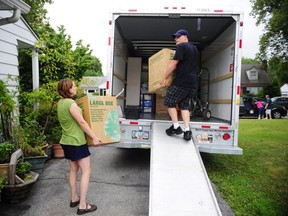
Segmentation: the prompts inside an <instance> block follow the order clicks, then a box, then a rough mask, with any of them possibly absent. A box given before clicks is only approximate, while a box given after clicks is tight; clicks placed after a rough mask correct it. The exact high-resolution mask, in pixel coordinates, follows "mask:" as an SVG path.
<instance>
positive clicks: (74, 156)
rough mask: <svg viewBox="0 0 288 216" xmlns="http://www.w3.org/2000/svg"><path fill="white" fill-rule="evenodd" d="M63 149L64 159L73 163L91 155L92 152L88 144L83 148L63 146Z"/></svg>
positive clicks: (82, 146)
mask: <svg viewBox="0 0 288 216" xmlns="http://www.w3.org/2000/svg"><path fill="white" fill-rule="evenodd" d="M61 147H62V148H63V150H64V157H65V158H66V159H68V160H71V161H77V160H80V159H82V158H85V157H88V156H89V155H90V151H89V148H88V145H87V144H84V145H81V146H72V145H63V144H61Z"/></svg>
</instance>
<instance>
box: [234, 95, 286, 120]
mask: <svg viewBox="0 0 288 216" xmlns="http://www.w3.org/2000/svg"><path fill="white" fill-rule="evenodd" d="M257 100H260V101H261V103H262V104H263V106H265V105H266V100H265V99H264V98H259V97H249V96H243V97H240V110H239V116H240V117H243V118H245V117H249V118H251V117H252V118H257V117H258V109H257V106H256V105H255V102H256V101H257ZM271 114H272V118H275V119H280V118H281V117H285V116H287V109H286V108H285V107H284V106H281V105H278V104H274V103H273V102H272V111H271Z"/></svg>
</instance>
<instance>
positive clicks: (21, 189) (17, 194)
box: [1, 171, 39, 204]
mask: <svg viewBox="0 0 288 216" xmlns="http://www.w3.org/2000/svg"><path fill="white" fill-rule="evenodd" d="M29 174H30V175H31V176H32V178H31V179H28V180H27V181H26V182H24V183H20V184H12V185H4V187H3V188H2V191H1V201H3V202H7V203H11V204H12V203H13V204H16V203H20V202H22V201H24V200H25V199H26V198H27V197H28V196H29V194H30V191H31V189H32V186H33V185H34V183H35V182H36V181H37V179H38V177H39V174H38V173H35V172H32V171H30V173H29Z"/></svg>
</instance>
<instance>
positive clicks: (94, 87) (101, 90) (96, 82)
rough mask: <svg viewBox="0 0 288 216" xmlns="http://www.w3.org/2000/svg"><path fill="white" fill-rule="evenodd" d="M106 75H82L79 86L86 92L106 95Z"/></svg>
mask: <svg viewBox="0 0 288 216" xmlns="http://www.w3.org/2000/svg"><path fill="white" fill-rule="evenodd" d="M106 81H107V78H106V77H96V76H84V77H83V79H82V81H81V86H80V87H81V88H82V89H83V90H84V93H86V94H97V95H100V96H105V95H106Z"/></svg>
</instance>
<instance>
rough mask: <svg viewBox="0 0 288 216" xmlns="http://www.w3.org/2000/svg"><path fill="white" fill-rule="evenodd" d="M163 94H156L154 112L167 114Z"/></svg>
mask: <svg viewBox="0 0 288 216" xmlns="http://www.w3.org/2000/svg"><path fill="white" fill-rule="evenodd" d="M164 100H165V96H164V95H161V94H157V95H156V114H157V115H159V114H168V110H167V107H166V106H165V105H164Z"/></svg>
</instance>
